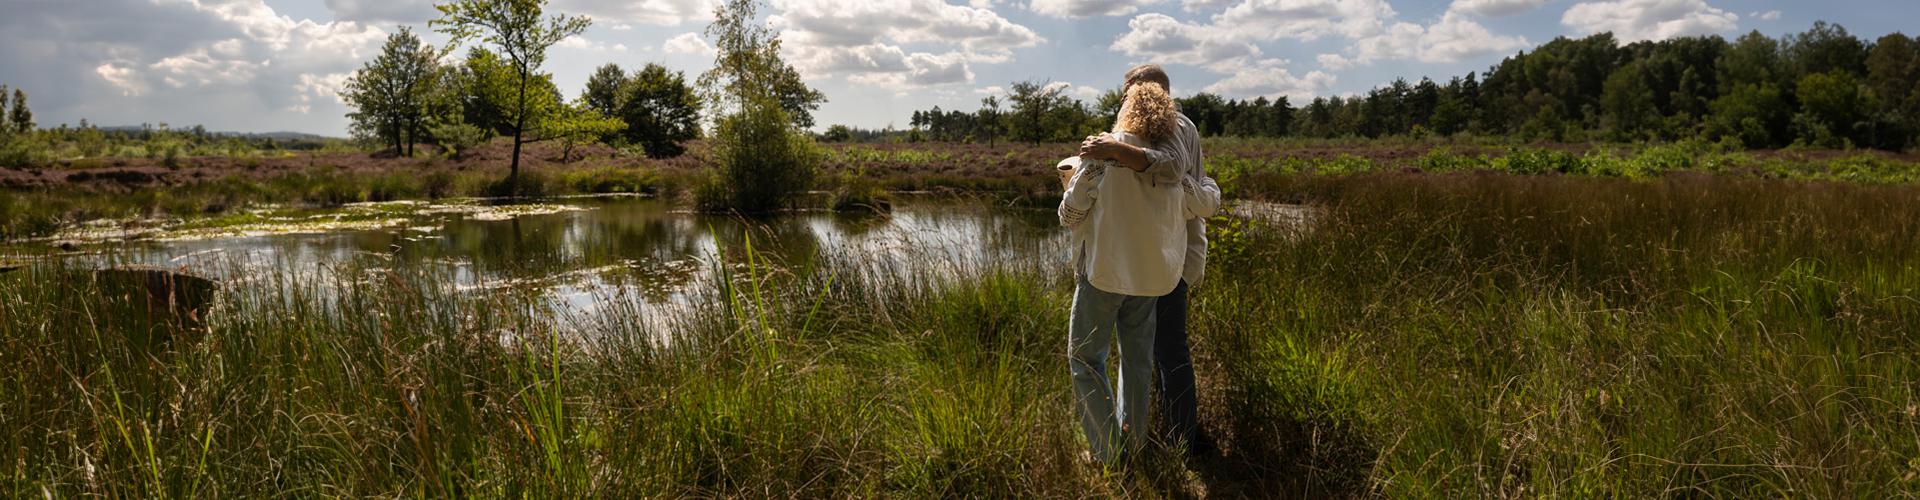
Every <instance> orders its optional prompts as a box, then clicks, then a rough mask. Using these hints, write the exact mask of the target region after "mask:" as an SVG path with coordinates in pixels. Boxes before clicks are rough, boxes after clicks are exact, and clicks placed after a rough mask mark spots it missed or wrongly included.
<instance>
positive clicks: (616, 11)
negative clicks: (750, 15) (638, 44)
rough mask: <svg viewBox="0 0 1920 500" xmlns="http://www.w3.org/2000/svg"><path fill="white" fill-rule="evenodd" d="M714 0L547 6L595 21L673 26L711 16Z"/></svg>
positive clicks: (606, 0)
mask: <svg viewBox="0 0 1920 500" xmlns="http://www.w3.org/2000/svg"><path fill="white" fill-rule="evenodd" d="M714 6H715V2H714V0H554V2H553V4H552V5H551V6H550V7H549V8H548V9H547V10H548V11H549V12H560V13H566V14H569V15H586V16H587V17H591V18H593V20H594V22H595V23H600V22H612V23H614V24H616V25H618V24H653V25H660V26H675V25H679V24H681V23H686V22H690V21H698V22H706V21H708V20H711V19H713V8H714Z"/></svg>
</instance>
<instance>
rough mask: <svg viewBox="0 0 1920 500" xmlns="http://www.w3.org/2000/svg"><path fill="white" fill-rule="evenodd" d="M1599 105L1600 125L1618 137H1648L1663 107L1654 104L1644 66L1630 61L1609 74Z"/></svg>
mask: <svg viewBox="0 0 1920 500" xmlns="http://www.w3.org/2000/svg"><path fill="white" fill-rule="evenodd" d="M1600 109H1601V114H1600V123H1601V126H1602V127H1603V128H1605V129H1606V130H1607V132H1609V133H1611V134H1612V135H1613V137H1614V138H1615V139H1620V140H1638V139H1645V138H1647V137H1646V135H1647V131H1648V129H1649V128H1650V127H1652V126H1653V125H1654V122H1655V121H1656V120H1659V118H1660V110H1659V109H1656V108H1655V107H1654V103H1653V93H1652V89H1651V88H1649V87H1648V85H1647V83H1646V70H1645V68H1644V66H1643V65H1641V64H1639V63H1634V64H1628V65H1627V66H1626V67H1623V68H1620V70H1619V71H1615V72H1613V74H1612V75H1610V76H1608V77H1607V82H1606V84H1605V85H1604V86H1603V90H1601V94H1600Z"/></svg>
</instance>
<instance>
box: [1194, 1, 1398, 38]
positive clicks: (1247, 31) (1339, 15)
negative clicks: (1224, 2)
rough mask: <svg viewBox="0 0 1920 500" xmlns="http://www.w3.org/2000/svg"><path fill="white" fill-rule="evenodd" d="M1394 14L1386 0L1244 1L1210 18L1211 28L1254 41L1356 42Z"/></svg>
mask: <svg viewBox="0 0 1920 500" xmlns="http://www.w3.org/2000/svg"><path fill="white" fill-rule="evenodd" d="M1396 15H1397V14H1396V13H1395V12H1394V10H1393V6H1391V5H1388V4H1387V2H1386V0H1245V1H1243V2H1241V3H1240V4H1239V5H1235V6H1233V7H1230V8H1228V9H1227V10H1226V12H1222V13H1220V14H1219V15H1216V16H1213V24H1214V26H1215V27H1217V28H1220V29H1223V30H1226V31H1228V32H1231V33H1232V34H1234V35H1235V36H1240V37H1246V38H1251V39H1257V40H1278V39H1282V38H1291V39H1296V40H1302V41H1313V40H1318V39H1320V38H1322V37H1327V36H1341V37H1345V38H1351V39H1358V38H1363V37H1368V36H1372V35H1374V34H1377V33H1379V32H1380V31H1381V29H1382V28H1383V27H1384V25H1385V22H1386V20H1388V19H1391V18H1393V17H1394V16H1396Z"/></svg>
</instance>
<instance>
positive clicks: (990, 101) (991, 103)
mask: <svg viewBox="0 0 1920 500" xmlns="http://www.w3.org/2000/svg"><path fill="white" fill-rule="evenodd" d="M1118 112H1119V111H1117V110H1116V111H1115V113H1118ZM1000 120H1001V117H1000V98H999V97H998V96H986V97H983V98H981V99H980V117H979V118H978V119H976V120H974V122H975V126H977V127H979V128H980V135H981V136H984V137H986V138H987V147H988V148H992V147H993V140H994V139H996V138H999V137H1000V131H1001V130H1002V127H1001V123H1000Z"/></svg>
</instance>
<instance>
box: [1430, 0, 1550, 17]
mask: <svg viewBox="0 0 1920 500" xmlns="http://www.w3.org/2000/svg"><path fill="white" fill-rule="evenodd" d="M1548 1H1550V0H1453V5H1450V6H1448V7H1447V10H1448V11H1452V12H1466V13H1471V14H1479V15H1482V16H1487V17H1502V16H1511V15H1515V14H1524V13H1527V12H1531V11H1533V9H1537V8H1540V6H1541V5H1546V4H1547V2H1548Z"/></svg>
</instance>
